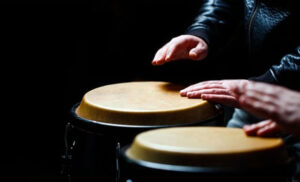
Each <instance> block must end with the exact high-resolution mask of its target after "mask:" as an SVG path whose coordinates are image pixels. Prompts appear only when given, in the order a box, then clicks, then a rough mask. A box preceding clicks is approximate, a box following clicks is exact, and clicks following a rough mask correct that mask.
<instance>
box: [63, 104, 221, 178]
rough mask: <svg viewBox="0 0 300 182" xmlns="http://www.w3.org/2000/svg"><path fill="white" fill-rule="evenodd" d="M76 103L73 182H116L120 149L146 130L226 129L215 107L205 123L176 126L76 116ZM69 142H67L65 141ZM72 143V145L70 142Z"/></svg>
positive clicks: (72, 121) (71, 122)
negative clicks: (108, 121)
mask: <svg viewBox="0 0 300 182" xmlns="http://www.w3.org/2000/svg"><path fill="white" fill-rule="evenodd" d="M78 106H79V103H78V104H75V105H74V106H73V107H72V108H71V110H70V117H69V121H68V124H69V125H70V126H71V128H72V129H71V130H72V131H71V132H69V133H68V136H67V138H69V139H70V138H71V140H72V141H75V143H76V144H75V146H74V147H73V149H72V160H71V161H70V166H71V169H69V171H70V176H72V181H108V182H109V181H116V180H115V178H118V177H117V176H118V175H117V173H118V156H119V150H120V148H121V147H123V146H125V145H127V144H130V143H131V142H132V140H133V139H134V137H135V136H136V135H137V134H138V133H140V132H142V131H146V130H150V129H157V128H166V127H179V126H180V127H182V126H216V125H218V126H224V124H225V123H224V112H223V108H222V106H220V105H216V107H217V109H218V114H217V115H216V116H214V117H213V118H210V119H208V120H205V121H196V122H194V123H189V124H176V125H152V126H151V125H144V126H140V125H121V124H110V123H104V122H99V121H93V120H88V119H85V118H82V117H80V116H78V115H77V114H76V108H77V107H78ZM65 140H66V139H65ZM68 143H70V142H68Z"/></svg>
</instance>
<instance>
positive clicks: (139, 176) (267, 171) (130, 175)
mask: <svg viewBox="0 0 300 182" xmlns="http://www.w3.org/2000/svg"><path fill="white" fill-rule="evenodd" d="M128 147H129V145H127V146H125V147H122V149H121V154H120V182H128V181H130V182H152V181H172V182H182V181H185V182H195V181H199V182H200V181H201V182H220V181H230V182H241V181H242V182H253V181H255V182H266V181H272V182H286V181H287V176H288V171H290V168H291V166H290V162H289V161H287V162H286V163H285V164H282V165H278V166H269V167H264V168H263V167H262V168H247V167H244V166H240V167H239V168H228V167H227V168H226V167H198V166H181V165H170V164H159V163H153V162H147V161H141V160H134V159H130V158H129V157H127V156H126V154H125V152H126V150H127V149H128Z"/></svg>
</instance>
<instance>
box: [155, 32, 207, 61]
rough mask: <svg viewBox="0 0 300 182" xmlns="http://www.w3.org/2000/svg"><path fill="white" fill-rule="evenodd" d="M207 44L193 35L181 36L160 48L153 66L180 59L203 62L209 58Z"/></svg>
mask: <svg viewBox="0 0 300 182" xmlns="http://www.w3.org/2000/svg"><path fill="white" fill-rule="evenodd" d="M207 49H208V48H207V44H206V42H205V41H204V40H202V39H201V38H199V37H196V36H193V35H181V36H178V37H175V38H173V39H172V40H171V41H170V42H168V43H167V44H166V45H164V46H163V47H162V48H160V49H159V50H158V51H157V52H156V54H155V56H154V59H153V61H152V64H153V65H162V64H164V63H166V62H169V61H173V60H179V59H192V60H202V59H204V58H205V57H206V56H207Z"/></svg>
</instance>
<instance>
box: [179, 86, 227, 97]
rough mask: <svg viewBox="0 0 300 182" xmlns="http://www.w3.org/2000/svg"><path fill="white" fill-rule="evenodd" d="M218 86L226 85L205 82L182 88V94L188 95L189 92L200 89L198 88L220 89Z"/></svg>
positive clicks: (222, 87)
mask: <svg viewBox="0 0 300 182" xmlns="http://www.w3.org/2000/svg"><path fill="white" fill-rule="evenodd" d="M218 88H220V89H225V87H224V86H223V85H222V84H218V83H203V84H199V85H195V86H190V87H187V88H185V89H183V90H181V91H180V95H182V96H186V94H187V93H188V92H193V91H198V90H202V89H218Z"/></svg>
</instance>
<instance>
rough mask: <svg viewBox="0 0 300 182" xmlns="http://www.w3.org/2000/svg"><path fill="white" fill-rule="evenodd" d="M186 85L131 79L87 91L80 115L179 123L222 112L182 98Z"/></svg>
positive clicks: (130, 121) (126, 121)
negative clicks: (182, 91)
mask: <svg viewBox="0 0 300 182" xmlns="http://www.w3.org/2000/svg"><path fill="white" fill-rule="evenodd" d="M183 88H184V86H181V85H176V84H172V83H168V82H127V83H118V84H112V85H106V86H102V87H98V88H96V89H93V90H91V91H89V92H87V93H86V94H85V95H84V97H83V99H82V101H81V103H80V105H79V106H78V108H76V110H75V112H76V114H77V115H78V116H79V117H81V118H85V119H87V120H92V121H98V122H102V123H110V124H122V125H123V124H124V125H143V126H145V125H176V124H188V123H194V122H196V121H197V122H199V121H205V120H209V119H211V118H213V117H214V116H215V115H217V114H218V110H217V109H216V107H215V105H214V104H211V103H209V102H207V101H204V100H201V99H188V98H186V97H181V96H180V94H179V91H180V90H181V89H183Z"/></svg>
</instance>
